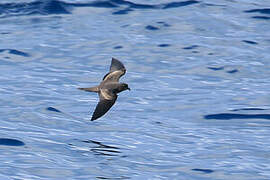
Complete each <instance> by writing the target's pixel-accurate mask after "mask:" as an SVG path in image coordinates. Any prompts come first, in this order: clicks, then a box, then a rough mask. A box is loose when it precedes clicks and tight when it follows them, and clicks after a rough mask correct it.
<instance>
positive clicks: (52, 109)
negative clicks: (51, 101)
mask: <svg viewBox="0 0 270 180" xmlns="http://www.w3.org/2000/svg"><path fill="white" fill-rule="evenodd" d="M46 110H47V111H52V112H58V113H61V112H62V111H60V110H58V109H56V108H54V107H47V108H46Z"/></svg>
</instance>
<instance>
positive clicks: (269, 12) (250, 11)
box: [244, 8, 270, 20]
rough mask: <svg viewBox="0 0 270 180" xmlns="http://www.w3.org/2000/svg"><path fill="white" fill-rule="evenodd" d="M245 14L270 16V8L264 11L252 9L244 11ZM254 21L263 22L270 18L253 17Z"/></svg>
mask: <svg viewBox="0 0 270 180" xmlns="http://www.w3.org/2000/svg"><path fill="white" fill-rule="evenodd" d="M244 12H245V13H261V14H266V15H270V8H264V9H251V10H246V11H244ZM251 18H253V19H261V20H270V16H252V17H251Z"/></svg>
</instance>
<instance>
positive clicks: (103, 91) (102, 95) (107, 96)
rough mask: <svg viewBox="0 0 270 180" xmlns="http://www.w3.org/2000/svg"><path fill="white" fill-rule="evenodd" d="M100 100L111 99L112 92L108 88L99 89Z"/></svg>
mask: <svg viewBox="0 0 270 180" xmlns="http://www.w3.org/2000/svg"><path fill="white" fill-rule="evenodd" d="M99 97H100V100H103V99H106V100H112V99H113V98H114V96H113V94H112V93H110V91H109V90H108V89H101V90H100V94H99Z"/></svg>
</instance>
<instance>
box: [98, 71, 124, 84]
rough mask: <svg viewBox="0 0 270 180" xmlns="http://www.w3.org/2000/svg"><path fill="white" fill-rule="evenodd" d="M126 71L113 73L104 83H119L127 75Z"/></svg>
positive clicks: (107, 76)
mask: <svg viewBox="0 0 270 180" xmlns="http://www.w3.org/2000/svg"><path fill="white" fill-rule="evenodd" d="M125 72H126V71H123V70H119V71H113V72H111V73H109V74H108V75H106V77H105V78H104V80H103V81H113V82H118V81H119V79H120V77H121V76H123V75H124V74H125Z"/></svg>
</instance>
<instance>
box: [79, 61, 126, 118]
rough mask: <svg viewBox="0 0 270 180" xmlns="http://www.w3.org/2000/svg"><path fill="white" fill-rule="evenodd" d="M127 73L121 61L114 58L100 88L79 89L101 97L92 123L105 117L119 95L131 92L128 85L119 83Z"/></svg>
mask: <svg viewBox="0 0 270 180" xmlns="http://www.w3.org/2000/svg"><path fill="white" fill-rule="evenodd" d="M125 73H126V68H125V66H124V65H123V63H121V62H120V61H119V60H117V59H115V58H112V62H111V67H110V72H108V73H107V74H106V75H105V76H104V77H103V80H102V81H101V83H100V84H99V85H98V86H94V87H90V88H79V89H80V90H84V91H89V92H96V93H98V95H99V102H98V104H97V106H96V109H95V111H94V113H93V115H92V118H91V121H94V120H96V119H98V118H100V117H101V116H103V115H104V114H105V113H106V112H107V111H109V109H110V108H111V107H112V106H113V105H114V103H115V101H116V99H117V94H118V93H120V92H122V91H125V90H127V89H128V90H130V89H129V87H128V84H126V83H119V79H120V77H121V76H123V75H124V74H125Z"/></svg>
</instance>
